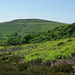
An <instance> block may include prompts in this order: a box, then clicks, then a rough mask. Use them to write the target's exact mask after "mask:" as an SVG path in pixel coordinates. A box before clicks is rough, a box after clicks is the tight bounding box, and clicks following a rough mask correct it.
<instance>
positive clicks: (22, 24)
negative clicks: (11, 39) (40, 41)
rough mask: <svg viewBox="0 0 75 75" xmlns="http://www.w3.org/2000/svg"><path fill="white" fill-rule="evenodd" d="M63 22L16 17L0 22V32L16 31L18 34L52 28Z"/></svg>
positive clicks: (3, 33) (9, 33)
mask: <svg viewBox="0 0 75 75" xmlns="http://www.w3.org/2000/svg"><path fill="white" fill-rule="evenodd" d="M64 24H65V23H60V22H54V21H48V20H41V19H18V20H13V21H10V22H4V23H0V34H2V35H5V36H7V35H11V34H13V33H15V32H17V33H18V34H20V35H24V34H27V33H37V32H43V31H48V30H52V29H54V28H55V27H57V26H60V25H64Z"/></svg>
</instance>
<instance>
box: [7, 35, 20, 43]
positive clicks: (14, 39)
mask: <svg viewBox="0 0 75 75" xmlns="http://www.w3.org/2000/svg"><path fill="white" fill-rule="evenodd" d="M20 40H21V37H20V36H12V37H9V38H8V40H7V44H19V43H21V42H20Z"/></svg>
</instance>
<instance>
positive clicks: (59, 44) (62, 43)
mask: <svg viewBox="0 0 75 75" xmlns="http://www.w3.org/2000/svg"><path fill="white" fill-rule="evenodd" d="M64 44H65V42H60V43H58V44H57V45H58V46H61V45H64Z"/></svg>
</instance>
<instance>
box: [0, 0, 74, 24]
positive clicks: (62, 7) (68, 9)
mask: <svg viewBox="0 0 75 75" xmlns="http://www.w3.org/2000/svg"><path fill="white" fill-rule="evenodd" d="M31 18H34V19H46V20H50V21H58V22H64V23H73V22H75V0H0V22H5V21H11V20H14V19H31Z"/></svg>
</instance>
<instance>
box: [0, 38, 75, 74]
mask: <svg viewBox="0 0 75 75" xmlns="http://www.w3.org/2000/svg"><path fill="white" fill-rule="evenodd" d="M74 72H75V38H68V39H61V40H55V41H46V42H44V43H36V44H21V45H6V46H0V74H1V75H5V74H7V75H10V73H11V75H13V74H15V75H16V74H19V75H71V74H73V75H74ZM65 73H66V74H65Z"/></svg>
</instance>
